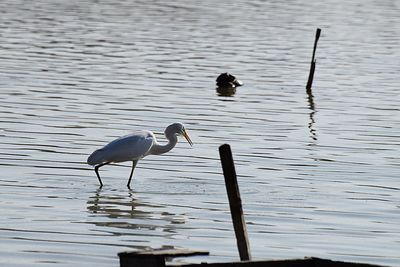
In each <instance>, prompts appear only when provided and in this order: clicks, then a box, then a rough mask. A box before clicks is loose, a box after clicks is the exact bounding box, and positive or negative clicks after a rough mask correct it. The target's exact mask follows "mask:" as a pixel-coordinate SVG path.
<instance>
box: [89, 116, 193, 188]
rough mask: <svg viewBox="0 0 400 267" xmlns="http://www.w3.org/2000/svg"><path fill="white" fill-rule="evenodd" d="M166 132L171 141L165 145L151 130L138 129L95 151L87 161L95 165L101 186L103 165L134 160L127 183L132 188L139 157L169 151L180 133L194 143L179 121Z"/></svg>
mask: <svg viewBox="0 0 400 267" xmlns="http://www.w3.org/2000/svg"><path fill="white" fill-rule="evenodd" d="M164 134H165V136H166V137H167V139H168V141H169V142H168V143H167V144H165V145H161V144H159V143H158V142H157V140H156V137H155V136H154V134H153V133H152V132H151V131H138V132H134V133H132V134H129V135H126V136H123V137H120V138H118V139H115V140H114V141H112V142H110V143H109V144H107V145H106V146H104V147H103V148H101V149H98V150H96V151H94V152H93V153H92V154H91V155H90V156H89V158H88V159H87V163H88V164H89V165H92V166H94V171H95V172H96V175H97V178H99V182H100V187H102V186H103V183H102V181H101V178H100V175H99V168H100V167H101V166H104V165H107V164H110V163H118V162H124V161H132V170H131V174H130V175H129V180H128V184H127V186H128V188H130V183H131V179H132V174H133V170H134V169H135V167H136V164H137V162H138V161H139V159H141V158H143V157H145V156H147V155H160V154H164V153H167V152H168V151H170V150H171V149H172V148H174V147H175V145H176V143H177V142H178V138H177V137H178V136H179V135H182V136H183V137H185V139H186V140H187V141H188V143H189V144H190V145H191V146H192V145H193V143H192V140H190V137H189V135H188V133H187V132H186V130H185V127H184V126H183V124H181V123H179V122H178V123H173V124H171V125H169V126H168V127H167V128H166V129H165V131H164Z"/></svg>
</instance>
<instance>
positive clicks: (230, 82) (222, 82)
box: [216, 72, 243, 88]
mask: <svg viewBox="0 0 400 267" xmlns="http://www.w3.org/2000/svg"><path fill="white" fill-rule="evenodd" d="M216 82H217V86H218V87H222V88H226V87H228V88H235V87H237V86H241V85H243V83H242V81H240V80H238V79H236V77H235V76H233V75H232V74H229V73H227V72H225V73H221V74H220V75H219V76H218V78H217V80H216Z"/></svg>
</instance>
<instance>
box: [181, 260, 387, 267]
mask: <svg viewBox="0 0 400 267" xmlns="http://www.w3.org/2000/svg"><path fill="white" fill-rule="evenodd" d="M178 266H179V267H384V266H382V265H373V264H365V263H354V262H342V261H332V260H326V259H320V258H305V259H293V260H268V261H247V262H246V261H244V262H243V261H242V262H220V263H201V264H185V265H178Z"/></svg>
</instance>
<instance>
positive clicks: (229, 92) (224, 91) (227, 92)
mask: <svg viewBox="0 0 400 267" xmlns="http://www.w3.org/2000/svg"><path fill="white" fill-rule="evenodd" d="M235 93H236V87H217V94H218V96H233V95H234V94H235Z"/></svg>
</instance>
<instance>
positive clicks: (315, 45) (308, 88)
mask: <svg viewBox="0 0 400 267" xmlns="http://www.w3.org/2000/svg"><path fill="white" fill-rule="evenodd" d="M320 35H321V29H319V28H317V32H316V33H315V41H314V49H313V54H312V58H311V66H310V74H309V75H308V81H307V86H306V89H307V93H308V94H310V93H311V86H312V82H313V79H314V71H315V63H316V62H317V61H316V60H315V51H316V50H317V43H318V39H319V36H320Z"/></svg>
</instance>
